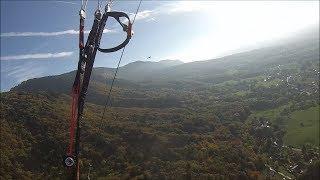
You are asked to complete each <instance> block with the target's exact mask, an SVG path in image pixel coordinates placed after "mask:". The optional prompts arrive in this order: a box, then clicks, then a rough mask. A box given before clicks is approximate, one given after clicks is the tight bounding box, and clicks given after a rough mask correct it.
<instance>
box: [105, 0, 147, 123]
mask: <svg viewBox="0 0 320 180" xmlns="http://www.w3.org/2000/svg"><path fill="white" fill-rule="evenodd" d="M141 2H142V0H140V2H139V5H138V7H137V10H136V13H135V15H134V18H133V21H132V26H133V23H134V21H135V20H136V17H137V14H138V12H139V9H140V6H141ZM126 47H127V46H125V47H124V48H123V49H122V52H121V55H120V58H119V61H118V65H117V68H116V71H115V72H114V75H113V78H112V82H111V86H110V89H109V93H108V96H107V99H106V102H105V104H104V108H103V113H102V116H101V120H102V119H103V117H104V114H105V112H106V109H107V106H108V104H109V102H110V99H111V92H112V89H113V84H114V81H115V79H116V77H117V74H118V70H119V67H120V63H121V60H122V57H123V54H124V52H125V49H126ZM106 82H107V76H106ZM101 120H100V121H101Z"/></svg>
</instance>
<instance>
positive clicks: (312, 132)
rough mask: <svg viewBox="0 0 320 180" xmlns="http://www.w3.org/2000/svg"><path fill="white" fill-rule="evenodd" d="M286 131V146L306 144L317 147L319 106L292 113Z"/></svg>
mask: <svg viewBox="0 0 320 180" xmlns="http://www.w3.org/2000/svg"><path fill="white" fill-rule="evenodd" d="M301 123H303V125H301ZM286 131H287V133H286V135H285V136H284V143H285V144H287V145H292V146H301V145H303V144H304V143H307V142H308V143H311V144H314V145H317V146H319V106H316V107H312V108H309V109H306V110H301V111H295V112H293V113H292V114H291V119H290V121H289V122H288V125H287V127H286Z"/></svg>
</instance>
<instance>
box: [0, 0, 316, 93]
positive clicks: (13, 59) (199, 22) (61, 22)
mask: <svg viewBox="0 0 320 180" xmlns="http://www.w3.org/2000/svg"><path fill="white" fill-rule="evenodd" d="M102 2H103V3H104V4H105V2H106V1H103V0H102ZM80 3H81V0H74V1H66V0H65V1H51V0H50V1H44V0H43V1H40V0H38V1H3V0H1V90H8V89H9V88H11V87H12V86H14V85H17V84H18V83H20V82H22V81H24V80H27V79H30V78H35V77H41V76H46V75H54V74H60V73H64V72H68V71H71V70H74V69H76V66H77V61H78V36H77V30H78V26H79V16H78V11H79V8H80ZM96 6H97V1H92V0H89V1H88V7H87V19H86V27H85V29H86V30H87V31H88V30H90V27H91V25H92V20H93V12H94V10H95V8H96ZM137 6H138V1H121V2H119V1H115V2H114V4H113V7H112V9H113V10H119V11H125V12H127V13H131V14H132V15H133V13H134V12H135V10H136V8H137ZM318 22H319V2H318V1H301V2H299V1H291V2H278V1H264V2H261V1H247V2H245V1H235V2H233V1H204V2H200V1H184V2H175V1H168V2H166V1H156V2H155V1H143V2H142V6H141V9H140V13H139V14H138V16H137V21H136V23H135V24H134V32H135V34H134V37H133V38H132V40H131V42H130V44H129V45H128V47H127V49H126V54H125V56H124V59H123V62H122V64H123V65H124V64H127V63H129V62H132V61H137V60H146V57H148V56H151V57H152V58H151V60H152V61H158V60H163V59H180V60H182V61H184V62H191V61H195V60H205V59H212V58H215V57H219V56H223V55H226V54H231V53H234V52H239V51H242V50H247V49H250V48H255V47H257V45H259V44H261V43H265V42H270V41H272V40H274V39H278V38H280V37H285V36H290V35H292V34H293V33H294V32H298V31H299V30H302V29H304V28H306V27H309V26H314V25H316V24H317V23H318ZM116 25H117V24H116V23H115V22H114V21H109V22H108V23H107V28H108V29H110V32H107V33H105V34H104V36H103V38H102V46H104V47H107V46H108V47H110V46H112V45H114V44H117V43H118V42H121V41H122V40H123V38H124V35H123V33H122V32H121V30H120V29H119V28H117V26H116ZM119 55H120V53H119V52H116V53H112V54H102V53H98V54H97V58H96V62H95V66H96V67H100V66H105V67H114V66H115V64H116V62H117V60H118V58H119ZM149 60H150V59H149Z"/></svg>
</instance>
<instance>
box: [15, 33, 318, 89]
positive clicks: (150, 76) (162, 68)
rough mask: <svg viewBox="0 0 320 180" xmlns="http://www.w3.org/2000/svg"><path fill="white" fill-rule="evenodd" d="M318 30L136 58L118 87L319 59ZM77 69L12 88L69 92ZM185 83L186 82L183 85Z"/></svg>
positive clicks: (203, 79) (228, 76)
mask: <svg viewBox="0 0 320 180" xmlns="http://www.w3.org/2000/svg"><path fill="white" fill-rule="evenodd" d="M315 32H316V30H313V31H307V32H306V33H304V34H300V35H299V37H297V38H294V40H291V41H286V43H283V42H279V43H278V44H275V45H273V46H270V47H264V48H260V49H256V50H252V51H248V52H243V53H238V54H234V55H230V56H226V57H222V58H218V59H212V60H207V61H196V62H191V63H183V62H182V61H179V60H163V61H159V62H152V61H136V62H132V63H129V64H127V65H125V66H122V67H120V69H119V73H118V75H117V82H116V84H117V87H126V88H129V89H130V88H139V87H140V86H145V87H156V86H162V87H172V88H176V87H178V86H179V87H180V88H181V87H183V88H194V87H196V86H201V85H204V86H208V85H213V84H217V83H220V82H223V81H226V80H237V79H239V78H243V77H244V76H245V77H250V76H255V73H258V72H261V71H263V69H264V67H265V66H270V65H281V64H286V63H289V62H299V61H308V60H319V34H317V33H315ZM114 72H115V69H114V68H104V67H99V68H94V70H93V74H92V77H91V84H90V85H91V86H94V88H91V90H89V92H90V91H91V92H92V91H93V92H100V93H101V92H104V91H105V88H103V87H105V84H106V83H110V79H112V77H113V75H114ZM74 75H75V72H74V71H73V72H69V73H65V74H62V75H58V76H49V77H43V78H36V79H30V80H28V81H25V82H23V83H21V84H20V85H18V86H16V87H14V88H12V90H15V91H16V90H17V91H21V90H22V91H53V92H62V93H69V92H70V89H71V85H72V82H73V79H74ZM182 84H183V85H182Z"/></svg>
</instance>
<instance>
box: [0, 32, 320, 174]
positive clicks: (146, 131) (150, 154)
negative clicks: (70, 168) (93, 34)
mask: <svg viewBox="0 0 320 180" xmlns="http://www.w3.org/2000/svg"><path fill="white" fill-rule="evenodd" d="M312 35H313V37H312V38H310V34H308V36H306V37H305V38H299V39H297V40H296V41H291V42H287V43H283V44H281V45H273V46H271V47H265V48H261V49H256V50H253V51H250V52H244V53H240V54H235V55H231V56H227V57H223V58H219V59H214V60H208V61H199V62H193V63H182V62H180V61H160V62H157V63H155V62H134V63H131V64H128V65H126V66H123V67H122V68H120V71H119V78H118V79H117V81H116V85H115V86H116V87H115V89H114V91H113V93H112V99H111V104H112V107H108V108H107V111H106V115H105V116H104V117H103V118H102V117H101V115H102V112H103V105H104V103H105V100H106V92H107V91H108V88H109V87H110V83H111V78H112V75H113V73H114V69H113V68H95V69H94V71H93V75H92V78H91V82H90V86H89V90H88V96H87V104H86V107H85V113H84V118H83V121H82V122H83V125H82V126H83V128H82V129H83V131H82V132H83V134H82V139H81V143H82V145H81V174H82V178H83V179H86V178H87V176H90V178H91V179H99V178H100V179H257V178H259V179H266V178H270V179H282V178H286V179H290V178H291V179H292V178H297V179H314V178H318V177H319V158H320V156H319V75H320V73H319V36H318V34H312ZM314 36H315V37H314ZM74 75H75V72H70V73H66V74H62V75H57V76H51V77H43V78H37V79H31V80H28V81H25V82H23V83H21V84H20V85H18V86H16V87H14V88H12V89H11V90H10V91H9V92H5V93H1V166H0V179H64V178H65V177H66V173H67V171H66V169H64V167H63V165H62V157H63V155H65V152H66V148H67V143H68V130H69V129H68V128H69V114H70V112H69V111H70V110H69V109H70V101H71V98H70V96H69V93H70V91H71V86H72V82H73V78H74ZM106 77H107V79H106ZM106 84H107V85H106Z"/></svg>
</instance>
